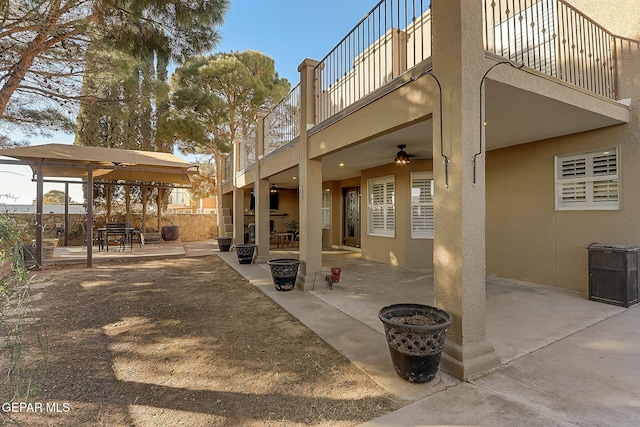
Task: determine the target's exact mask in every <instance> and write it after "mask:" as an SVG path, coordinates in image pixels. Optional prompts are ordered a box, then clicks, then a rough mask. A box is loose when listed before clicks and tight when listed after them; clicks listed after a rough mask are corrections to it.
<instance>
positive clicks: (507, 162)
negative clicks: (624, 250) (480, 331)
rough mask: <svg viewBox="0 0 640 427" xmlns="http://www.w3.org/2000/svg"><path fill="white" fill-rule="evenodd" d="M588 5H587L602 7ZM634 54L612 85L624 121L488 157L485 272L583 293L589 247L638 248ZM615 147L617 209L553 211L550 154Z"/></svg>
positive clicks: (639, 151) (639, 133)
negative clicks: (625, 103) (624, 103)
mask: <svg viewBox="0 0 640 427" xmlns="http://www.w3.org/2000/svg"><path fill="white" fill-rule="evenodd" d="M572 3H579V1H577V0H573V1H572ZM588 3H591V2H588ZM593 3H594V5H593V6H594V7H603V5H600V6H596V5H595V3H597V2H593ZM623 3H630V2H623ZM633 3H634V5H633V8H635V9H634V10H636V11H637V12H636V16H640V13H638V12H640V3H637V2H635V0H634V1H633ZM621 9H622V7H621ZM611 13H612V14H613V13H614V12H611ZM639 57H640V54H634V55H633V56H632V57H628V58H625V63H624V73H623V78H621V79H620V80H619V82H620V84H621V88H620V91H621V93H622V94H624V97H625V98H630V99H631V117H632V120H631V122H630V123H629V124H621V125H617V126H611V127H608V128H603V129H598V130H594V131H589V132H583V133H579V134H574V135H568V136H564V137H559V138H552V139H548V140H544V141H538V142H534V143H529V144H524V145H518V146H514V147H510V148H505V149H501V150H495V151H490V152H489V153H488V154H487V167H486V170H487V178H486V180H487V181H486V182H487V219H486V223H487V227H486V248H487V272H488V273H489V274H496V275H499V276H505V277H511V278H516V279H522V280H530V281H533V282H537V283H542V284H547V285H554V286H559V287H565V288H569V289H575V290H579V291H583V292H587V291H588V258H587V254H588V251H587V246H588V245H589V244H590V243H593V242H600V243H605V244H621V245H631V244H635V245H640V215H638V212H640V193H638V191H637V186H638V183H639V182H640V168H638V166H637V165H638V164H640V118H639V117H638V115H639V113H640V109H639V108H638V104H639V103H640V80H639V78H638V75H639V71H640V63H639V62H638V59H639ZM614 147H619V150H620V159H619V164H618V168H619V176H620V180H619V184H620V209H619V210H617V211H594V210H588V211H556V210H555V175H554V167H555V156H558V155H565V154H578V153H586V152H590V151H597V150H603V149H609V148H614Z"/></svg>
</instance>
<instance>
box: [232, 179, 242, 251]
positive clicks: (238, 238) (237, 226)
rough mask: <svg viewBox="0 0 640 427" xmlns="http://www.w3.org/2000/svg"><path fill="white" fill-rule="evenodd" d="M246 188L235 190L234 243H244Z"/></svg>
mask: <svg viewBox="0 0 640 427" xmlns="http://www.w3.org/2000/svg"><path fill="white" fill-rule="evenodd" d="M244 193H245V191H244V188H236V189H235V190H233V243H234V244H236V245H241V244H243V243H244Z"/></svg>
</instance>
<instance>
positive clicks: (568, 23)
mask: <svg viewBox="0 0 640 427" xmlns="http://www.w3.org/2000/svg"><path fill="white" fill-rule="evenodd" d="M484 14H485V34H484V40H485V49H486V50H487V51H489V52H492V53H495V54H496V55H499V56H502V57H504V58H507V59H510V60H512V61H514V62H518V63H521V64H524V65H525V66H527V67H530V68H533V69H535V70H537V71H540V72H542V73H545V74H548V75H551V76H553V77H557V78H559V79H561V80H564V81H566V82H568V83H571V84H573V85H576V86H579V87H581V88H583V89H586V90H588V91H591V92H594V93H597V94H599V95H602V96H605V97H608V98H612V99H615V98H616V76H617V70H616V67H617V60H616V51H615V36H614V35H612V34H611V33H610V32H608V31H607V30H605V29H604V28H603V27H601V26H600V25H598V24H596V23H595V22H594V21H592V20H591V19H589V18H588V17H587V16H585V15H583V14H582V13H581V12H579V11H578V10H577V9H575V8H574V7H573V6H571V5H569V4H567V3H565V2H564V1H563V0H484Z"/></svg>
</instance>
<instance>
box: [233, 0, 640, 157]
mask: <svg viewBox="0 0 640 427" xmlns="http://www.w3.org/2000/svg"><path fill="white" fill-rule="evenodd" d="M477 1H481V2H482V9H483V19H484V29H483V31H484V32H483V34H482V37H483V42H484V48H485V52H486V53H485V55H486V56H487V58H491V59H493V60H494V61H495V62H510V63H512V64H514V65H517V66H519V67H520V66H522V67H523V70H525V71H526V72H527V73H529V74H530V75H532V76H534V77H536V78H543V79H545V80H548V81H555V82H560V83H562V85H564V87H567V88H569V89H577V91H578V92H580V93H583V94H589V95H594V96H595V97H596V98H597V99H600V100H604V101H607V100H609V101H617V100H619V99H621V98H624V97H625V96H624V93H621V91H620V87H621V85H620V82H621V80H623V79H630V78H632V76H630V74H629V73H628V72H625V67H624V64H625V60H626V58H627V57H628V56H630V55H636V56H637V55H638V54H640V43H639V42H638V41H635V40H631V39H627V38H624V37H619V36H616V35H614V34H612V33H611V32H609V31H607V30H606V29H605V28H603V27H602V26H600V25H598V24H597V23H595V22H594V21H593V20H591V19H590V18H589V17H587V16H585V15H584V14H582V13H581V12H579V11H578V10H577V9H575V8H574V7H572V6H571V5H569V4H568V3H566V2H565V1H564V0H477ZM432 19H433V17H432V13H431V3H430V1H428V0H424V1H422V0H414V1H411V2H407V1H404V0H382V1H380V2H379V3H378V4H377V5H376V6H375V7H374V8H373V9H372V10H371V11H370V12H369V13H368V14H367V15H366V16H365V17H364V18H363V19H362V20H361V21H360V22H359V23H358V24H357V25H356V26H355V27H354V28H353V29H352V30H351V31H350V32H349V34H347V35H346V36H345V37H344V38H343V39H342V40H341V41H340V42H339V43H338V44H337V45H336V47H335V48H333V50H331V52H329V53H328V54H327V55H326V56H325V57H324V58H323V59H322V60H321V61H320V62H319V63H318V65H317V66H316V67H315V69H314V82H315V87H314V89H313V92H314V103H315V117H313V121H314V123H313V126H314V127H313V128H312V129H311V130H310V135H311V134H314V133H317V132H319V131H321V130H322V129H323V128H327V127H329V126H331V125H332V124H334V123H337V122H339V121H340V120H342V119H343V118H344V117H346V116H348V115H349V114H352V113H353V112H355V111H358V110H359V109H361V108H364V107H365V106H367V105H370V104H372V103H374V102H376V101H377V100H379V99H381V98H382V97H384V96H385V95H387V94H388V93H390V92H391V91H393V90H394V89H395V88H397V87H399V86H400V85H403V84H406V83H408V82H409V80H410V79H411V76H412V75H415V74H417V73H418V72H419V71H425V70H429V69H430V67H431V49H432V46H431V38H432V31H431V28H432ZM629 62H630V61H629ZM416 69H417V70H418V71H414V70H416ZM497 81H498V82H495V81H492V82H491V83H490V84H489V85H488V86H487V90H489V88H490V89H492V92H493V94H492V96H493V98H492V99H487V113H488V114H489V113H491V114H495V115H496V116H498V117H504V118H509V117H511V116H510V114H512V112H513V111H515V110H514V108H515V106H514V103H515V104H518V105H517V107H518V108H520V110H519V111H527V110H528V109H531V114H538V113H539V112H540V111H550V107H553V108H556V107H558V105H555V104H554V105H553V106H552V105H550V104H551V103H550V101H543V102H541V103H539V105H537V106H536V105H534V104H535V101H537V100H538V99H539V97H536V96H533V95H531V94H530V93H529V92H527V90H524V91H523V90H514V89H513V88H508V87H507V86H508V85H509V81H508V78H504V79H502V81H500V79H498V80H497ZM301 96H302V95H301V93H300V85H297V86H296V87H295V88H294V89H293V90H292V91H291V93H290V94H289V95H287V97H285V98H284V99H283V100H282V101H281V102H280V103H279V104H278V105H277V106H276V107H274V108H273V109H272V110H271V111H270V112H269V113H268V114H267V116H266V118H265V120H264V126H265V128H264V135H265V137H264V141H263V142H262V143H263V144H264V145H263V153H264V155H265V156H266V155H268V154H270V153H273V152H275V151H277V150H278V149H279V148H280V147H282V146H284V145H286V144H289V143H291V142H292V141H293V142H295V140H296V139H297V138H298V136H299V134H300V126H301V123H300V103H301ZM514 98H517V99H516V100H515V101H514ZM555 101H556V104H557V103H558V102H562V100H559V99H556V100H555ZM501 105H502V106H501ZM508 105H510V106H511V109H512V110H513V111H502V110H504V109H506V108H507V107H506V106H508ZM531 105H533V108H529V107H527V106H531ZM601 105H602V103H601ZM572 107H575V105H574V106H566V107H565V108H564V110H563V108H561V107H558V109H557V110H556V111H555V114H556V115H557V114H566V117H568V118H570V119H571V120H569V121H567V124H566V126H565V127H564V128H563V129H558V130H557V131H556V132H555V133H554V132H549V133H547V134H545V133H540V132H537V130H539V129H534V128H531V133H530V135H524V133H525V132H526V131H525V130H524V128H521V131H520V135H517V136H515V137H514V135H512V134H511V133H509V132H507V131H506V130H504V129H503V130H501V131H500V132H502V133H500V134H493V136H495V138H494V140H496V141H499V143H498V144H497V146H505V145H507V142H505V141H507V140H509V141H511V142H509V143H511V144H513V143H522V142H527V141H531V140H535V139H534V138H548V137H551V136H553V135H556V134H557V135H561V134H566V133H570V132H576V131H580V129H579V127H576V125H575V124H576V123H579V122H580V121H585V120H588V121H590V122H592V123H594V126H595V127H599V126H608V125H611V124H615V123H614V121H615V120H618V119H619V115H618V117H616V118H615V120H609V118H607V117H604V119H603V118H602V117H601V115H600V116H598V114H599V113H596V114H595V115H593V114H591V115H589V114H581V113H580V112H579V111H576V108H572ZM523 108H524V109H523ZM501 109H502V110H501ZM590 113H593V111H590ZM527 114H528V113H527ZM345 126H346V125H345ZM536 126H538V125H536ZM538 127H539V126H538ZM430 128H431V127H430V125H424V124H423V125H421V126H420V127H419V128H416V129H415V130H416V131H417V132H421V133H424V132H425V131H429V129H430ZM583 130H586V129H583ZM403 132H405V133H406V134H408V133H410V130H409V129H405V130H404V131H403ZM487 132H488V138H489V135H490V133H491V130H489V129H488V130H487ZM255 144H256V141H255V139H254V140H247V141H246V143H245V142H243V143H242V145H241V146H242V149H241V157H242V156H244V157H245V158H244V160H243V159H242V158H241V160H240V161H241V164H240V169H241V170H246V169H247V168H249V167H250V166H251V165H252V164H253V163H255V157H256V154H255ZM381 144H382V143H381ZM385 144H386V145H389V143H388V141H387V142H386V143H385ZM382 145H384V144H382ZM325 152H327V151H325ZM422 154H424V155H427V156H428V155H429V154H430V153H427V152H424V153H422Z"/></svg>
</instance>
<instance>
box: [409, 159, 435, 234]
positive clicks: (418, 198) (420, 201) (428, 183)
mask: <svg viewBox="0 0 640 427" xmlns="http://www.w3.org/2000/svg"><path fill="white" fill-rule="evenodd" d="M432 193H433V175H432V174H431V173H430V172H413V173H412V174H411V237H412V238H423V239H424V238H433V196H432Z"/></svg>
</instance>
